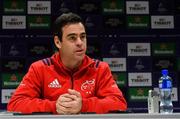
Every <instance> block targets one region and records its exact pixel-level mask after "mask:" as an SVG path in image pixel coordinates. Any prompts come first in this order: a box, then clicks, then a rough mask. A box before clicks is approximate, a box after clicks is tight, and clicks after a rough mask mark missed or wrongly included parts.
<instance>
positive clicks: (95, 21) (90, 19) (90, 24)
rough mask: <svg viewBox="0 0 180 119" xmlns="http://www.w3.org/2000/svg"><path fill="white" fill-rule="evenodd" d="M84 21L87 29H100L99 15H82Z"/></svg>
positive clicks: (100, 19) (100, 20) (100, 18)
mask: <svg viewBox="0 0 180 119" xmlns="http://www.w3.org/2000/svg"><path fill="white" fill-rule="evenodd" d="M82 18H83V20H84V21H85V26H86V28H87V29H93V30H94V29H101V28H102V17H101V16H99V15H85V16H82Z"/></svg>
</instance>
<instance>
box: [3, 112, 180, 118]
mask: <svg viewBox="0 0 180 119" xmlns="http://www.w3.org/2000/svg"><path fill="white" fill-rule="evenodd" d="M0 119H180V113H173V114H148V113H129V114H127V113H126V114H79V115H13V114H12V113H0Z"/></svg>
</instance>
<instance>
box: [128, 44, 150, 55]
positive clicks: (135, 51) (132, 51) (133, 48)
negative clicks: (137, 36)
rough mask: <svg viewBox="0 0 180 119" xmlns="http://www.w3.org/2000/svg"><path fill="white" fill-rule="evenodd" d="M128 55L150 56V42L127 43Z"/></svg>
mask: <svg viewBox="0 0 180 119" xmlns="http://www.w3.org/2000/svg"><path fill="white" fill-rule="evenodd" d="M127 45H128V56H150V55H151V49H150V43H128V44H127Z"/></svg>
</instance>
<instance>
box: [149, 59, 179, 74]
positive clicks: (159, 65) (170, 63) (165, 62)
mask: <svg viewBox="0 0 180 119" xmlns="http://www.w3.org/2000/svg"><path fill="white" fill-rule="evenodd" d="M152 66H153V71H160V70H162V69H169V70H171V71H175V70H176V69H177V67H176V58H175V57H154V58H153V65H152Z"/></svg>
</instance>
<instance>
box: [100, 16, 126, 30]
mask: <svg viewBox="0 0 180 119" xmlns="http://www.w3.org/2000/svg"><path fill="white" fill-rule="evenodd" d="M103 26H104V27H105V28H118V29H124V28H125V18H124V16H117V15H116V16H115V15H114V16H110V15H108V16H107V15H106V16H105V15H104V16H103Z"/></svg>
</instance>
